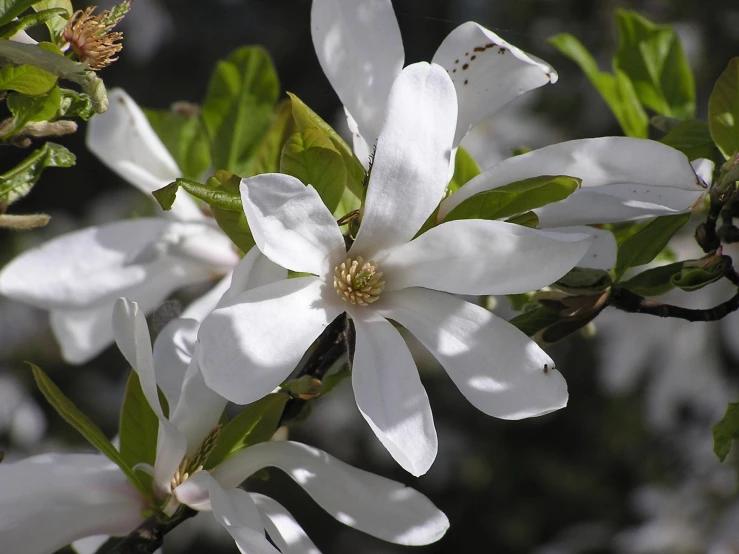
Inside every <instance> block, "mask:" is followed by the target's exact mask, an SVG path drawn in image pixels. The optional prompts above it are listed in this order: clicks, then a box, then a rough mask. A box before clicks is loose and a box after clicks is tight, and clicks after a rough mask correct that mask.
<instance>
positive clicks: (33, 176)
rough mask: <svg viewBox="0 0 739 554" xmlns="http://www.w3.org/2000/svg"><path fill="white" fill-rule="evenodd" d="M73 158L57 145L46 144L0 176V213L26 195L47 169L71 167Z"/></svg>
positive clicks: (68, 152)
mask: <svg viewBox="0 0 739 554" xmlns="http://www.w3.org/2000/svg"><path fill="white" fill-rule="evenodd" d="M74 162H75V157H74V154H72V153H71V152H70V151H69V150H67V149H66V148H64V147H63V146H61V145H59V144H55V143H53V142H47V143H46V144H44V145H43V146H42V147H41V148H39V149H38V150H36V151H34V152H33V153H32V154H31V155H30V156H28V157H27V158H26V159H25V160H23V161H22V162H21V163H20V164H18V165H17V166H16V167H15V168H13V169H11V170H10V171H8V172H6V173H4V174H3V175H0V213H1V212H3V211H4V210H5V208H7V207H8V206H9V205H10V204H12V203H13V202H15V201H16V200H19V199H21V198H23V197H24V196H25V195H27V194H28V193H29V192H30V191H31V189H32V188H33V185H35V184H36V181H38V179H39V177H41V173H42V171H43V170H44V169H45V168H47V167H71V166H73V165H74Z"/></svg>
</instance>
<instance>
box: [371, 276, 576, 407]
mask: <svg viewBox="0 0 739 554" xmlns="http://www.w3.org/2000/svg"><path fill="white" fill-rule="evenodd" d="M380 302H382V306H378V311H379V312H380V313H382V315H384V316H385V317H387V318H389V319H393V320H395V321H397V322H398V323H400V324H401V325H402V326H403V327H405V328H406V329H408V330H409V331H410V332H411V333H412V334H413V335H414V336H415V337H416V338H417V339H418V340H419V341H421V343H422V344H423V345H424V346H425V347H426V348H427V349H428V350H429V351H430V352H431V353H432V354H433V355H434V357H435V358H436V359H437V360H439V363H441V365H443V366H444V369H446V371H447V373H449V376H450V377H451V378H452V380H453V381H454V384H455V385H457V387H458V388H459V390H460V391H461V392H462V394H464V395H465V397H466V398H467V400H469V401H470V402H471V403H472V405H474V406H475V407H476V408H477V409H479V410H481V411H483V412H484V413H486V414H488V415H491V416H494V417H499V418H502V419H523V418H526V417H533V416H538V415H543V414H546V413H549V412H552V411H554V410H558V409H560V408H562V407H564V406H565V405H566V404H567V384H566V383H565V380H564V378H563V377H562V375H561V374H560V373H559V372H558V371H556V370H553V369H552V368H554V367H555V366H554V362H553V361H552V359H551V358H550V357H549V356H548V355H547V354H546V353H545V352H544V351H543V350H542V349H541V348H539V347H538V346H537V345H536V343H535V342H534V341H532V340H531V339H529V338H528V337H527V336H526V335H524V334H523V333H522V332H521V331H519V330H518V329H516V328H515V327H514V326H513V325H511V324H510V323H508V322H507V321H504V320H502V319H500V318H498V317H497V316H495V315H493V314H492V313H490V312H489V311H487V310H485V309H484V308H481V307H480V306H476V305H474V304H470V303H469V302H465V301H464V300H461V299H459V298H457V297H455V296H452V295H449V294H444V293H439V292H436V291H429V290H424V289H419V288H414V289H405V290H402V291H398V292H386V293H384V294H383V297H382V298H381V299H380V300H379V301H378V302H377V303H375V306H377V304H379V303H380ZM545 364H546V366H547V368H548V370H547V371H546V372H544V366H545Z"/></svg>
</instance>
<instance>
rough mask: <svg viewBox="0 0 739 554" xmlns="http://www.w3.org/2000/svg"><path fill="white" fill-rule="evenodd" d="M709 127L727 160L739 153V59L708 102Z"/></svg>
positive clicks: (722, 78)
mask: <svg viewBox="0 0 739 554" xmlns="http://www.w3.org/2000/svg"><path fill="white" fill-rule="evenodd" d="M708 126H709V128H710V129H711V136H712V137H713V140H714V142H715V143H716V146H718V148H719V150H721V153H722V154H723V155H724V157H725V158H727V159H728V158H729V157H731V156H732V155H733V154H734V153H736V152H739V57H737V58H733V59H732V60H731V61H730V62H729V65H728V66H727V68H726V69H725V70H724V72H723V73H722V74H721V76H720V77H719V78H718V80H717V81H716V84H715V85H714V87H713V92H711V97H710V98H709V100H708Z"/></svg>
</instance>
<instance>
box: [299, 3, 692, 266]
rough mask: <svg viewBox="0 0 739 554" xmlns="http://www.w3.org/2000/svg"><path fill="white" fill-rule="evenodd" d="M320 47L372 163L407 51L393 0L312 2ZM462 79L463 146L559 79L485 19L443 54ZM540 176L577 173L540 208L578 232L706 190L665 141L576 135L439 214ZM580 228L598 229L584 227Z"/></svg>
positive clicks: (608, 261)
mask: <svg viewBox="0 0 739 554" xmlns="http://www.w3.org/2000/svg"><path fill="white" fill-rule="evenodd" d="M311 29H312V36H313V44H314V46H315V50H316V53H317V55H318V60H319V61H320V63H321V67H322V68H323V71H324V73H325V74H326V76H327V77H328V79H329V81H330V82H331V85H332V86H333V88H334V90H335V91H336V93H337V94H338V96H339V99H340V100H341V102H342V103H343V104H344V107H345V110H346V113H347V118H348V121H349V128H350V130H351V131H352V133H353V139H354V151H355V153H356V154H357V157H358V158H359V159H360V160H363V161H367V160H369V154H370V152H371V148H370V146H371V145H373V144H375V142H376V140H377V137H378V136H379V132H380V125H381V123H382V116H383V114H384V113H385V107H386V105H387V102H388V95H389V92H390V87H391V85H392V83H393V80H394V79H395V78H396V76H397V75H398V74H399V73H400V71H401V69H402V68H403V64H404V60H405V54H404V51H403V42H402V39H401V36H400V29H399V27H398V23H397V20H396V18H395V13H394V12H393V7H392V4H391V2H390V0H313V7H312V12H311ZM433 62H434V63H437V64H439V65H441V66H442V67H444V68H445V69H446V70H447V73H448V74H449V76H450V77H451V80H452V82H453V83H454V87H455V91H456V96H457V101H458V103H459V117H458V119H457V124H456V128H455V135H454V143H453V145H454V146H455V147H456V146H457V145H459V143H460V141H461V140H462V138H464V136H465V135H466V134H467V133H468V131H469V130H470V129H472V128H473V127H475V126H476V125H477V124H478V123H480V122H481V121H483V120H484V119H486V118H488V117H489V116H491V115H493V114H494V113H495V112H496V111H498V110H499V109H500V108H502V107H503V106H505V105H506V104H508V103H509V102H511V101H512V100H514V99H515V98H517V97H518V96H520V95H521V94H523V93H525V92H528V91H530V90H533V89H535V88H538V87H540V86H543V85H545V84H547V83H554V82H556V81H557V73H556V71H554V69H553V68H552V67H551V66H550V65H549V64H547V63H546V62H544V61H543V60H541V59H539V58H537V57H535V56H532V55H531V54H527V53H526V52H523V51H522V50H520V49H518V48H516V47H515V46H513V45H512V44H509V43H508V42H506V41H505V40H503V39H502V38H500V37H499V36H498V35H496V34H495V33H493V32H492V31H490V30H488V29H486V28H484V27H482V26H480V25H478V24H477V23H473V22H467V23H463V24H462V25H460V26H459V27H457V28H456V29H454V30H453V31H452V32H451V33H450V34H449V35H448V36H447V37H446V38H445V39H444V41H443V42H442V43H441V45H440V46H439V48H438V50H437V51H436V53H435V54H434V57H433ZM540 175H569V176H572V177H578V178H580V179H582V187H581V188H580V189H578V190H577V191H575V193H574V194H572V195H571V196H570V197H569V198H567V199H566V200H564V201H562V202H556V203H553V204H549V205H547V206H544V207H543V208H540V209H538V210H534V211H535V212H536V214H537V216H538V217H539V226H540V227H541V228H543V229H546V228H555V227H556V228H561V229H557V230H558V231H562V232H572V231H573V229H569V227H571V226H575V225H589V224H598V223H610V222H618V221H627V220H632V219H638V218H645V217H653V216H658V215H666V214H671V213H676V212H683V211H685V210H687V209H688V208H689V207H690V206H691V205H692V204H693V203H694V202H696V200H697V199H698V198H699V197H700V195H701V194H702V193H703V189H704V188H705V184H703V183H702V182H701V181H700V180H698V179H697V178H696V176H695V173H694V172H693V171H692V170H691V168H690V165H689V164H688V159H687V158H686V157H685V156H684V155H683V154H681V153H680V152H678V151H677V150H674V149H673V148H670V147H668V146H665V145H663V144H660V143H658V142H654V141H649V140H643V139H632V138H625V137H605V138H597V139H585V140H573V141H569V142H563V143H561V144H556V145H553V146H548V147H545V148H541V149H539V150H535V151H533V152H529V153H528V154H525V155H523V156H516V157H513V158H509V159H507V160H503V161H502V162H500V163H498V164H496V165H494V166H492V167H491V168H489V169H488V170H486V171H484V172H483V173H482V174H481V175H479V176H478V177H476V178H475V179H473V180H471V181H470V182H468V183H467V184H465V185H464V186H463V187H462V188H461V189H459V190H458V191H456V192H455V193H454V194H452V195H451V196H449V197H448V198H447V199H445V200H444V201H443V202H442V204H441V207H440V210H439V218H440V220H441V218H443V217H444V216H446V215H447V214H448V213H449V212H450V211H451V210H452V209H453V208H454V207H456V206H458V205H459V204H460V203H461V202H462V201H463V200H466V199H467V198H469V197H470V196H472V195H474V194H477V193H480V192H483V191H486V190H491V189H494V188H496V187H500V186H504V185H507V184H510V183H513V182H516V181H521V180H523V179H527V178H529V177H537V176H540ZM574 231H575V232H583V231H586V232H588V233H590V234H595V233H597V231H594V230H592V229H588V228H585V229H583V228H577V229H574ZM615 251H616V248H615V242H614V239H613V237H610V236H607V235H604V234H603V233H602V232H601V236H600V237H599V238H598V239H597V241H596V242H595V243H594V244H593V246H592V249H591V251H590V252H588V254H587V255H586V256H585V257H584V259H583V262H582V264H581V265H584V266H587V267H597V268H600V269H604V268H606V267H608V266H610V265H612V264H613V263H614V262H615Z"/></svg>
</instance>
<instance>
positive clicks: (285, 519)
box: [251, 493, 321, 554]
mask: <svg viewBox="0 0 739 554" xmlns="http://www.w3.org/2000/svg"><path fill="white" fill-rule="evenodd" d="M251 498H252V500H254V503H255V504H256V505H257V509H258V510H259V513H260V514H261V516H262V523H263V524H264V528H265V529H266V530H267V534H268V535H269V537H270V538H271V539H272V542H274V543H275V544H276V545H277V548H279V549H280V552H282V554H321V552H320V551H319V550H318V548H316V545H315V544H313V542H312V541H311V540H310V539H309V538H308V535H306V534H305V531H303V528H302V527H301V526H300V525H299V524H298V522H297V521H295V518H293V516H292V515H291V514H290V512H288V511H287V510H286V509H285V507H284V506H283V505H282V504H280V503H279V502H277V501H276V500H273V499H271V498H269V497H268V496H264V495H263V494H258V493H251Z"/></svg>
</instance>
